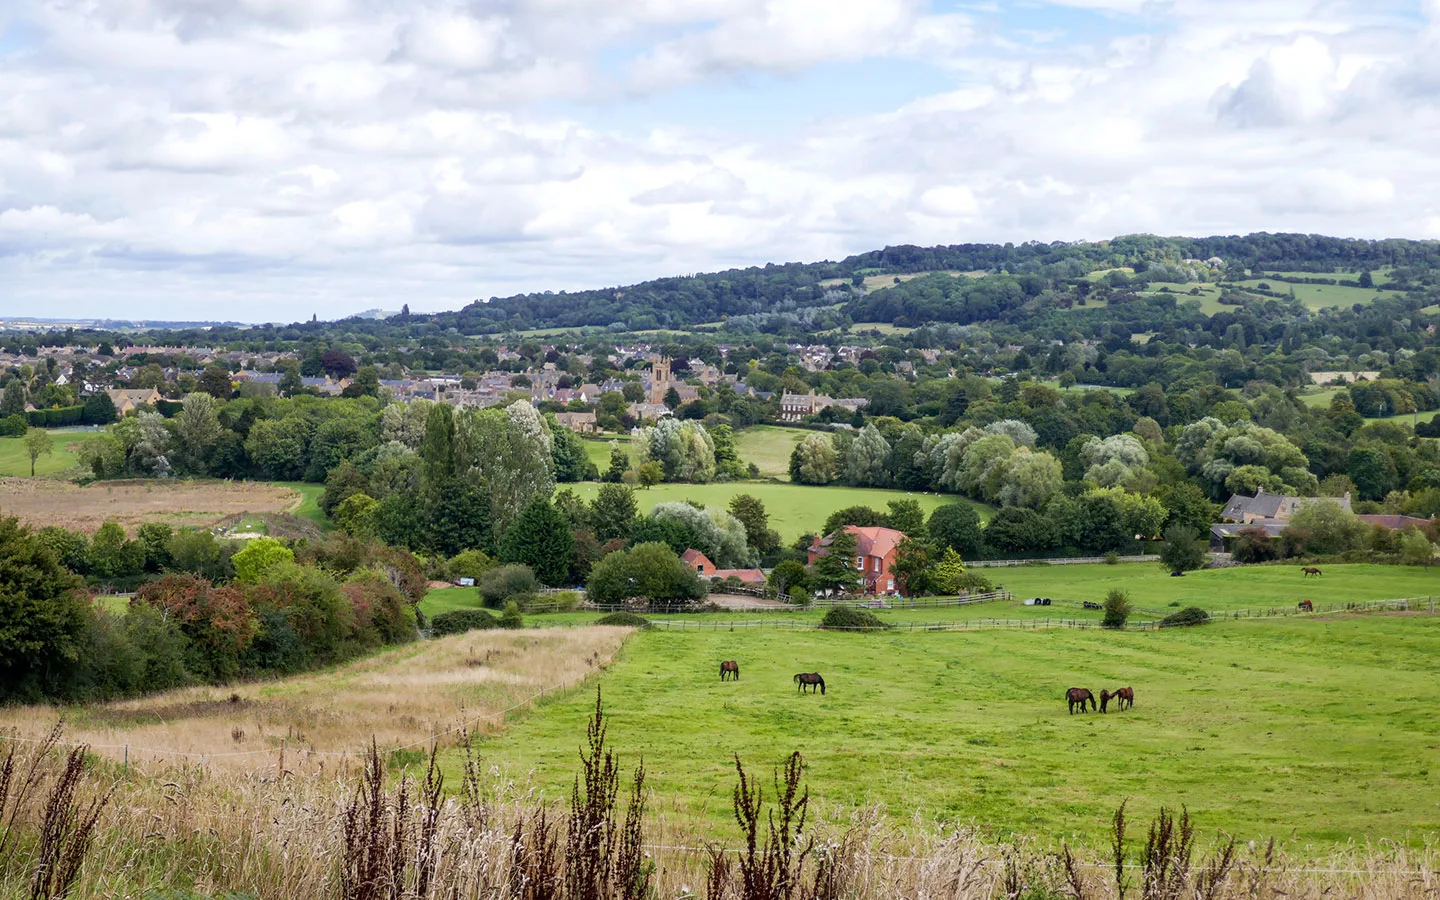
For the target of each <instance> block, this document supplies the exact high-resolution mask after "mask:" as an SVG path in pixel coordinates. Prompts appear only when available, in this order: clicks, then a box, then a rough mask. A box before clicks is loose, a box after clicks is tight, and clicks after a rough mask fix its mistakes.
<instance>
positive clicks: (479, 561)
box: [445, 550, 496, 583]
mask: <svg viewBox="0 0 1440 900" xmlns="http://www.w3.org/2000/svg"><path fill="white" fill-rule="evenodd" d="M495 566H496V562H495V560H493V559H491V558H490V557H489V556H488V555H486V553H485V552H484V551H483V550H462V551H460V552H459V553H457V554H455V555H454V556H452V557H450V561H449V562H448V563H447V564H446V569H445V571H446V573H447V574H448V575H449V576H450V577H451V578H474V579H475V580H476V582H477V583H478V582H479V580H480V577H481V576H482V575H484V574H485V573H486V572H489V571H490V570H492V569H494V568H495Z"/></svg>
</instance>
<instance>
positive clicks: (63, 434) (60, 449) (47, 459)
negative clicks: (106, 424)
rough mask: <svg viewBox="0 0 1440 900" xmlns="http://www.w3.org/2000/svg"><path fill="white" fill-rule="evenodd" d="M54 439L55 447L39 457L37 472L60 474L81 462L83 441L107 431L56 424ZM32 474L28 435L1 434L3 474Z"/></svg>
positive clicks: (22, 476)
mask: <svg viewBox="0 0 1440 900" xmlns="http://www.w3.org/2000/svg"><path fill="white" fill-rule="evenodd" d="M49 431H50V440H51V441H53V442H54V449H52V450H51V451H50V452H49V453H48V454H46V455H44V456H41V457H40V458H39V459H37V460H35V475H36V476H37V477H38V476H40V475H58V474H60V473H61V472H68V471H70V470H71V469H73V468H75V467H77V466H79V465H80V464H81V463H80V456H79V450H80V447H81V445H82V444H84V443H85V442H86V441H88V440H93V439H94V438H95V437H97V436H98V435H100V434H102V433H103V432H101V431H98V430H95V429H88V428H83V429H82V428H74V429H71V428H52V429H50V430H49ZM29 475H30V454H28V453H26V452H25V439H24V438H18V437H7V438H0V476H8V477H17V478H24V477H29Z"/></svg>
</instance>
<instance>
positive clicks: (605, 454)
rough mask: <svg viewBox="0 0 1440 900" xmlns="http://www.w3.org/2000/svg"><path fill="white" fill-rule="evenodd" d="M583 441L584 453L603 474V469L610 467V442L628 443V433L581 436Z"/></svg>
mask: <svg viewBox="0 0 1440 900" xmlns="http://www.w3.org/2000/svg"><path fill="white" fill-rule="evenodd" d="M582 440H583V441H584V442H585V455H586V456H588V457H590V461H591V462H592V463H594V464H595V468H597V469H599V470H600V474H601V475H604V474H605V470H606V469H608V468H610V442H611V441H619V442H620V444H621V446H625V445H627V444H629V443H630V435H628V434H607V435H605V436H604V437H603V438H599V437H597V438H583V439H582Z"/></svg>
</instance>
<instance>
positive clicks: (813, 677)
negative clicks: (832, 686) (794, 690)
mask: <svg viewBox="0 0 1440 900" xmlns="http://www.w3.org/2000/svg"><path fill="white" fill-rule="evenodd" d="M795 683H796V684H798V685H800V693H802V694H803V693H805V688H806V687H807V686H808V687H812V688H816V687H818V688H819V689H820V693H822V694H823V693H825V679H823V678H821V677H820V673H819V672H801V673H800V674H799V675H796V676H795Z"/></svg>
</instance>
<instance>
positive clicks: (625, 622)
mask: <svg viewBox="0 0 1440 900" xmlns="http://www.w3.org/2000/svg"><path fill="white" fill-rule="evenodd" d="M595 624H596V625H620V626H624V627H625V628H649V627H650V620H649V619H647V618H645V617H644V616H637V615H635V614H634V613H632V612H613V613H611V614H610V615H608V616H601V617H600V618H598V619H596V620H595Z"/></svg>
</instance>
